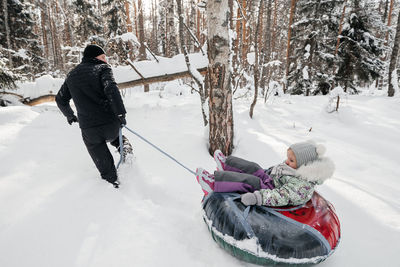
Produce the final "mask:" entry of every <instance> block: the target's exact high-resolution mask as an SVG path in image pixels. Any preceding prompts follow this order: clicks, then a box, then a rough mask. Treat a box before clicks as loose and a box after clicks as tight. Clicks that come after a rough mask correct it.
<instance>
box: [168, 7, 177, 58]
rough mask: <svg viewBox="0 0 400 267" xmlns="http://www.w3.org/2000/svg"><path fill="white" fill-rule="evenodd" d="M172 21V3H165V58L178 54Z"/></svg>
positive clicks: (173, 17)
mask: <svg viewBox="0 0 400 267" xmlns="http://www.w3.org/2000/svg"><path fill="white" fill-rule="evenodd" d="M174 20H175V12H174V1H167V27H166V28H167V29H166V31H167V57H172V56H174V55H177V54H179V49H178V43H177V38H176V31H175V23H174Z"/></svg>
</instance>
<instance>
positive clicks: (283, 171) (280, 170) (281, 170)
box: [270, 163, 296, 176]
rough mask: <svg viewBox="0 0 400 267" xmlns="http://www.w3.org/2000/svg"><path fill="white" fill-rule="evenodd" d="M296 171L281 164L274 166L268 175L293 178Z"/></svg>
mask: <svg viewBox="0 0 400 267" xmlns="http://www.w3.org/2000/svg"><path fill="white" fill-rule="evenodd" d="M295 174H296V170H295V169H293V168H291V167H289V166H288V165H287V164H286V163H281V164H278V165H276V166H274V167H273V168H272V170H271V174H270V175H274V176H282V175H292V176H295Z"/></svg>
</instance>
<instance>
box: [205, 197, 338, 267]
mask: <svg viewBox="0 0 400 267" xmlns="http://www.w3.org/2000/svg"><path fill="white" fill-rule="evenodd" d="M203 209H204V212H205V213H204V216H203V218H204V221H205V222H206V224H207V225H208V228H209V230H210V232H211V235H212V237H213V239H214V240H215V241H216V242H217V243H218V244H219V245H220V246H221V247H222V248H224V249H225V250H226V251H228V252H229V253H230V254H232V255H233V256H235V257H237V258H239V259H241V260H243V261H246V262H250V263H255V264H260V265H270V264H280V263H282V264H315V263H319V262H321V261H323V260H325V259H326V258H327V257H329V256H330V255H331V254H332V253H333V252H334V250H335V249H336V247H337V245H338V242H339V239H340V222H339V219H338V217H337V216H336V214H335V210H334V208H333V206H332V205H331V204H330V203H329V202H328V201H326V200H325V199H324V198H323V197H322V196H320V195H319V194H318V193H316V192H315V193H314V195H313V197H312V199H311V200H310V201H308V202H307V203H306V204H304V205H302V206H297V207H285V208H270V207H265V206H251V207H246V206H244V205H243V204H242V203H241V201H240V195H239V194H236V193H212V194H210V195H209V196H207V197H206V198H205V199H204V201H203Z"/></svg>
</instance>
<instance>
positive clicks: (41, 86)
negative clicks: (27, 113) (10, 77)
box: [8, 74, 64, 99]
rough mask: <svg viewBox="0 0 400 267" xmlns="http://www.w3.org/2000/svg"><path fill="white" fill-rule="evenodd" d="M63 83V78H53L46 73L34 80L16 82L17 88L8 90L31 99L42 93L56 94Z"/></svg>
mask: <svg viewBox="0 0 400 267" xmlns="http://www.w3.org/2000/svg"><path fill="white" fill-rule="evenodd" d="M63 83H64V79H61V78H53V77H52V76H51V75H49V74H47V75H43V76H41V77H39V78H37V79H36V80H35V81H34V82H24V83H21V82H17V83H16V84H17V89H16V90H8V91H9V92H13V93H16V94H19V95H21V96H23V97H30V98H31V99H33V98H36V97H39V96H42V95H49V94H50V95H51V94H53V95H54V94H57V92H58V90H60V88H61V85H62V84H63Z"/></svg>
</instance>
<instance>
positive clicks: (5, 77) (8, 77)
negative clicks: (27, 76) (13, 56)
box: [0, 53, 18, 90]
mask: <svg viewBox="0 0 400 267" xmlns="http://www.w3.org/2000/svg"><path fill="white" fill-rule="evenodd" d="M16 80H18V76H16V75H15V74H14V73H12V71H11V70H10V68H9V67H8V66H7V59H6V58H4V57H3V55H2V53H0V90H5V89H14V88H15V81H16Z"/></svg>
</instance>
